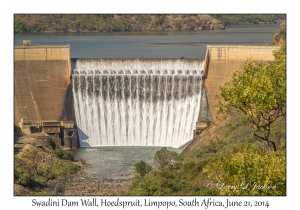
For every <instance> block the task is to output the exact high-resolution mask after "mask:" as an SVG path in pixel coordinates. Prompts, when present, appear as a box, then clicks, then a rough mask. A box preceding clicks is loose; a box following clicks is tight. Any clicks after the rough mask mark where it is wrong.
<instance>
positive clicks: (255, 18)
mask: <svg viewBox="0 0 300 210" xmlns="http://www.w3.org/2000/svg"><path fill="white" fill-rule="evenodd" d="M211 16H212V17H213V18H216V19H218V20H220V21H222V23H223V24H224V25H225V26H228V25H242V24H262V23H276V21H278V20H285V19H286V15H284V14H213V15H211Z"/></svg>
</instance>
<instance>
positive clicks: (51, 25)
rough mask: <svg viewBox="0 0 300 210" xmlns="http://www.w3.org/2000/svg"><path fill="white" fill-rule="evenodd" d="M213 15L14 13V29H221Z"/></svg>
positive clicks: (29, 31)
mask: <svg viewBox="0 0 300 210" xmlns="http://www.w3.org/2000/svg"><path fill="white" fill-rule="evenodd" d="M220 29H224V25H223V23H222V22H221V21H220V20H217V19H215V18H213V17H211V16H210V15H203V14H201V15H198V14H195V15H191V14H188V15H152V14H149V15H111V14H109V15H104V14H102V15H72V14H68V15H67V14H66V15H54V14H51V15H50V14H49V15H36V14H35V15H29V14H26V15H18V14H17V15H15V16H14V32H15V33H40V32H115V31H149V30H158V31H164V30H166V31H176V30H220Z"/></svg>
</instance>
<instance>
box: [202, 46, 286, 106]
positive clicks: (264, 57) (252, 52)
mask: <svg viewBox="0 0 300 210" xmlns="http://www.w3.org/2000/svg"><path fill="white" fill-rule="evenodd" d="M279 48H280V47H278V46H234V45H231V46H227V45H207V48H206V55H205V64H204V65H205V66H204V74H205V89H206V94H207V97H208V106H209V107H212V106H214V105H216V102H217V100H216V95H218V94H219V93H220V92H221V89H220V87H221V86H223V85H224V84H225V83H226V82H228V81H230V80H231V77H232V73H233V72H236V71H242V70H243V67H244V64H245V63H246V62H247V60H248V59H251V60H255V61H259V62H260V61H261V62H267V61H273V60H274V56H273V52H274V51H276V50H278V49H279Z"/></svg>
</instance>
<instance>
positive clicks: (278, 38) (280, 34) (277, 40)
mask: <svg viewBox="0 0 300 210" xmlns="http://www.w3.org/2000/svg"><path fill="white" fill-rule="evenodd" d="M285 43H286V21H283V22H282V23H281V24H280V28H279V29H278V31H277V32H276V34H275V35H274V39H273V42H272V45H276V46H282V48H283V50H285Z"/></svg>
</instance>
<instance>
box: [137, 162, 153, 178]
mask: <svg viewBox="0 0 300 210" xmlns="http://www.w3.org/2000/svg"><path fill="white" fill-rule="evenodd" d="M134 170H135V172H136V173H137V175H138V177H144V176H145V175H146V174H148V173H149V172H150V171H151V166H150V165H149V164H148V163H146V162H144V161H142V160H141V161H140V162H138V163H136V164H135V165H134Z"/></svg>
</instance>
